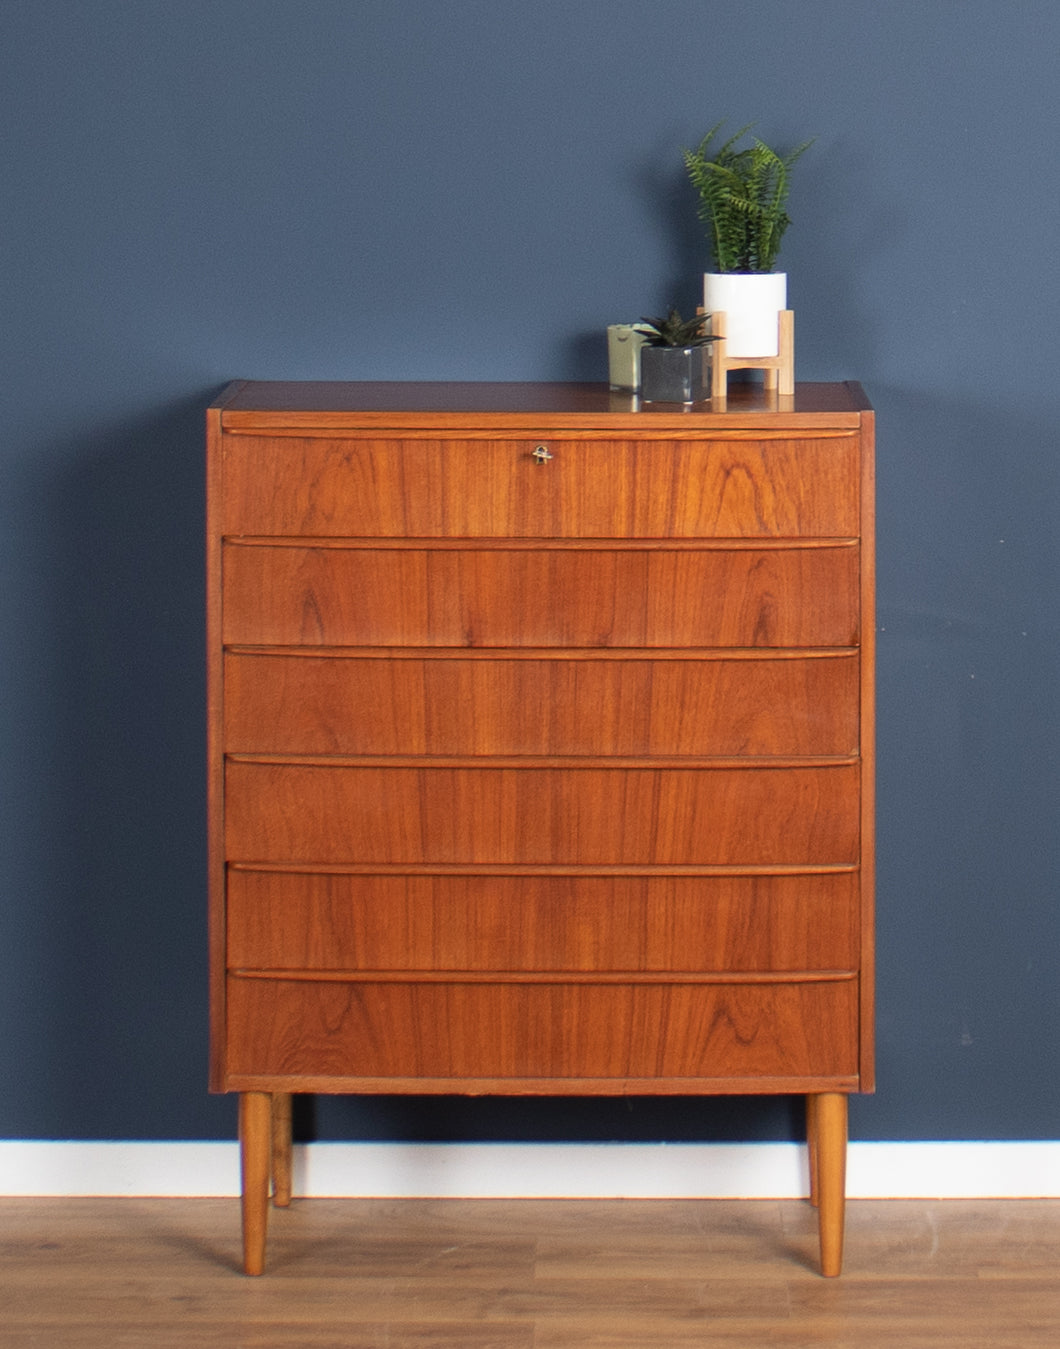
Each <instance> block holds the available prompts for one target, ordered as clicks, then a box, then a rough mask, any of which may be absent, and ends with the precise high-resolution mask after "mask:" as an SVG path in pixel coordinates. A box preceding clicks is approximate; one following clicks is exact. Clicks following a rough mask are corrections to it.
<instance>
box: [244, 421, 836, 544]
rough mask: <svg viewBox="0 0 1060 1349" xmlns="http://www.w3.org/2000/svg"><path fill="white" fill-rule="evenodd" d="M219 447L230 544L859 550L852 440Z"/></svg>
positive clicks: (256, 439)
mask: <svg viewBox="0 0 1060 1349" xmlns="http://www.w3.org/2000/svg"><path fill="white" fill-rule="evenodd" d="M537 444H538V441H536V440H534V439H525V440H523V439H514V440H498V439H494V438H482V439H465V440H459V439H408V440H397V439H395V440H390V439H366V438H359V437H358V438H352V437H351V438H348V439H334V440H330V439H325V438H296V437H293V436H272V437H270V436H246V437H244V436H228V437H227V438H226V440H225V446H224V502H225V505H224V518H223V522H222V530H223V532H224V533H225V534H266V535H269V534H271V535H307V534H308V535H313V534H316V535H326V536H336V537H342V536H347V537H365V536H373V537H375V536H378V537H383V538H409V537H420V538H424V537H425V538H443V537H445V538H468V537H484V538H653V539H663V538H758V537H773V538H788V537H797V536H817V537H832V538H835V537H854V536H856V535H857V534H858V533H859V532H860V531H859V469H858V453H857V440H856V438H855V437H854V436H853V435H832V436H827V435H825V436H821V437H820V438H818V439H813V438H810V437H807V438H802V437H800V438H798V439H770V438H766V437H763V438H761V439H747V438H741V437H740V436H738V435H737V436H734V437H732V438H725V437H718V438H717V439H713V440H691V439H684V440H682V439H669V440H657V441H651V440H638V441H636V442H633V441H621V440H606V439H601V440H593V439H584V440H581V439H579V440H562V439H559V440H556V439H551V440H549V441H548V448H549V451H550V453H551V454H552V459H551V460H549V461H548V462H547V463H543V464H539V463H537V462H536V461H535V460H534V458H533V450H534V448H535V446H536V445H537Z"/></svg>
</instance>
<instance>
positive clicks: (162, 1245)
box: [0, 1199, 1060, 1349]
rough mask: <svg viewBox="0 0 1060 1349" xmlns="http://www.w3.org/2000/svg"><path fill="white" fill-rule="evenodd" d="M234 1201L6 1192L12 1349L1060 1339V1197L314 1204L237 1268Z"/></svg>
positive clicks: (905, 1348) (6, 1292)
mask: <svg viewBox="0 0 1060 1349" xmlns="http://www.w3.org/2000/svg"><path fill="white" fill-rule="evenodd" d="M238 1221H239V1220H238V1211H237V1204H236V1201H234V1200H217V1199H199V1200H186V1199H152V1200H147V1199H110V1200H99V1199H74V1200H69V1199H0V1345H2V1346H3V1349H22V1347H23V1346H28V1345H34V1346H36V1345H41V1346H48V1349H97V1346H99V1347H105V1349H116V1347H117V1346H137V1347H138V1349H139V1347H140V1346H174V1349H176V1347H177V1346H179V1347H180V1349H196V1347H197V1346H206V1345H209V1346H211V1349H219V1347H221V1346H223V1347H224V1349H250V1347H251V1346H253V1349H263V1347H264V1346H276V1349H301V1346H307V1347H308V1346H313V1349H317V1347H318V1346H336V1347H338V1346H342V1349H362V1347H363V1349H384V1347H385V1349H436V1347H437V1349H441V1347H442V1346H444V1349H529V1347H530V1346H533V1349H559V1347H560V1346H563V1347H564V1349H566V1346H572V1345H589V1346H598V1347H599V1349H611V1346H623V1349H628V1347H629V1346H638V1349H639V1347H640V1346H643V1347H644V1349H668V1346H685V1345H697V1346H711V1345H719V1346H728V1345H744V1346H751V1345H754V1346H761V1347H763V1349H795V1346H800V1347H801V1346H819V1345H829V1346H839V1347H841V1349H845V1347H846V1346H849V1347H850V1349H876V1347H877V1346H884V1345H886V1346H888V1349H892V1347H893V1349H921V1347H923V1349H928V1346H930V1349H939V1347H940V1346H947V1345H953V1346H958V1345H959V1346H960V1347H961V1349H1036V1347H1037V1346H1043V1347H1044V1346H1049V1347H1050V1349H1056V1346H1058V1345H1060V1200H1053V1201H1051V1200H1034V1201H1020V1202H1011V1201H978V1200H977V1201H963V1200H961V1201H957V1200H948V1201H943V1202H931V1203H927V1202H924V1201H901V1202H899V1201H894V1200H889V1201H883V1202H865V1201H858V1202H851V1203H850V1204H849V1205H848V1217H847V1258H846V1268H845V1271H844V1274H843V1276H842V1278H840V1279H833V1280H826V1279H822V1278H820V1277H819V1276H818V1275H817V1274H816V1273H815V1264H816V1240H817V1238H816V1227H817V1224H816V1220H815V1216H814V1213H813V1211H812V1210H811V1209H810V1208H809V1206H808V1205H806V1204H802V1203H798V1202H788V1201H784V1202H773V1201H768V1202H767V1201H761V1200H758V1201H742V1202H738V1203H737V1202H729V1201H725V1202H721V1201H714V1200H709V1201H690V1200H682V1201H670V1200H655V1201H642V1200H637V1201H628V1200H627V1201H608V1202H601V1201H591V1202H587V1201H578V1202H575V1201H566V1200H564V1201H557V1200H552V1201H538V1200H534V1201H527V1200H521V1201H511V1200H505V1201H500V1200H489V1201H484V1200H470V1201H445V1202H442V1201H413V1200H323V1199H315V1200H302V1201H297V1200H296V1201H295V1203H294V1204H293V1205H292V1207H291V1208H290V1209H288V1210H286V1211H274V1212H273V1213H272V1215H271V1231H270V1237H269V1264H268V1269H267V1272H266V1274H265V1276H264V1277H263V1278H260V1279H248V1278H246V1277H245V1276H244V1275H242V1274H240V1273H239V1272H238V1270H239V1259H240V1247H239V1231H238Z"/></svg>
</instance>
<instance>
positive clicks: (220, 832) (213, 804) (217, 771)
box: [206, 407, 226, 1091]
mask: <svg viewBox="0 0 1060 1349" xmlns="http://www.w3.org/2000/svg"><path fill="white" fill-rule="evenodd" d="M222 454H223V435H222V431H221V409H220V408H219V407H212V408H210V409H209V410H208V412H207V415H206V661H207V666H206V745H207V756H206V761H207V867H208V882H207V883H208V903H209V955H210V1089H211V1090H212V1091H222V1090H224V1077H225V1044H226V1031H225V1002H226V985H225V974H224V971H225V858H224V665H223V652H222V646H221V628H222V617H221V605H222V594H221V530H220V520H221V515H222V511H223V503H222V500H221V493H222V476H223V475H222V470H221V460H222Z"/></svg>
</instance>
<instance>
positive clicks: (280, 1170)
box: [272, 1091, 291, 1208]
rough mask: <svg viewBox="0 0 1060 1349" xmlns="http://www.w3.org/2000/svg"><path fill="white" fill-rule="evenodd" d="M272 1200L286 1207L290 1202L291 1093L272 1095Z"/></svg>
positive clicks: (277, 1205) (280, 1092) (278, 1205)
mask: <svg viewBox="0 0 1060 1349" xmlns="http://www.w3.org/2000/svg"><path fill="white" fill-rule="evenodd" d="M272 1202H273V1203H274V1204H275V1205H276V1207H277V1208H286V1207H287V1205H288V1204H289V1203H290V1202H291V1093H290V1092H289V1091H278V1092H275V1093H274V1094H273V1097H272Z"/></svg>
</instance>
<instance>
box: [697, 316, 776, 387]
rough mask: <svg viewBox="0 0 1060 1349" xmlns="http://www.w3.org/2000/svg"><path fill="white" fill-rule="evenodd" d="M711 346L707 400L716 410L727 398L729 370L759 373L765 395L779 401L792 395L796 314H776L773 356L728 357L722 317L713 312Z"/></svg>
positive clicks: (711, 318) (723, 318) (711, 317)
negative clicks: (777, 324)
mask: <svg viewBox="0 0 1060 1349" xmlns="http://www.w3.org/2000/svg"><path fill="white" fill-rule="evenodd" d="M709 317H710V331H711V332H712V333H713V335H714V339H715V340H714V341H713V342H712V343H711V376H710V397H711V402H713V403H714V404H715V406H716V405H717V404H718V403H719V401H720V402H722V403H724V401H725V399H726V397H727V395H728V386H729V371H730V370H762V371H764V372H765V377H764V381H763V383H764V388H765V390H766V392H767V393H769V392H771V393H776V394H779V395H780V396H781V397H784V396H785V395H787V396H791V395H793V394H794V393H795V311H794V310H793V309H782V310H781V311H780V313H779V315H778V316H777V317H778V320H779V333H778V342H777V355H776V356H730V355H729V354H728V352H727V350H726V347H727V343H726V341H725V314H724V312H723V311H721V310H717V309H716V310H714V311H713V312H712V313H711V314H710V316H709Z"/></svg>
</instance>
